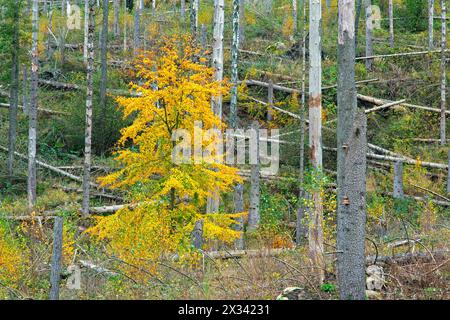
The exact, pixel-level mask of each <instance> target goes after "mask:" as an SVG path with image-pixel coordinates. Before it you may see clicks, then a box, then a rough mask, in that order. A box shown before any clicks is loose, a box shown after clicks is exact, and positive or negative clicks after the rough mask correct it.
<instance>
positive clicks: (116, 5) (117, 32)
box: [113, 0, 120, 38]
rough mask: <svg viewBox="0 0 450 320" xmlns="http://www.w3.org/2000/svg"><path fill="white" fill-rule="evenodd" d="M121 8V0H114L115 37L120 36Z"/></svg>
mask: <svg viewBox="0 0 450 320" xmlns="http://www.w3.org/2000/svg"><path fill="white" fill-rule="evenodd" d="M119 10H120V0H114V27H113V31H114V37H115V38H118V37H119V36H120V26H119Z"/></svg>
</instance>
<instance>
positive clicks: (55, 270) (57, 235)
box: [49, 217, 63, 300]
mask: <svg viewBox="0 0 450 320" xmlns="http://www.w3.org/2000/svg"><path fill="white" fill-rule="evenodd" d="M54 222H55V223H54V226H53V251H52V264H51V273H50V284H51V288H50V295H49V299H50V300H59V282H60V278H61V258H62V245H63V218H62V217H55V220H54Z"/></svg>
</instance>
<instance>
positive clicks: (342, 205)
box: [337, 0, 367, 300]
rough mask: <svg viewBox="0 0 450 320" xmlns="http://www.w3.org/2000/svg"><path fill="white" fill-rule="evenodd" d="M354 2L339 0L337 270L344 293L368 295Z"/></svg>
mask: <svg viewBox="0 0 450 320" xmlns="http://www.w3.org/2000/svg"><path fill="white" fill-rule="evenodd" d="M354 14H355V3H354V1H353V0H339V33H338V69H339V71H338V90H337V92H338V93H337V101H338V128H337V149H338V156H337V157H338V159H337V170H338V172H337V184H338V195H337V202H338V209H337V251H338V252H339V253H338V255H337V258H338V261H337V273H338V283H339V292H340V298H341V299H344V300H347V299H352V300H353V299H355V300H363V299H365V289H366V281H365V252H364V251H365V245H364V244H365V223H366V212H365V210H366V199H365V196H366V149H367V138H366V128H367V122H366V116H365V113H364V110H361V109H359V108H358V106H357V98H356V84H355V39H354V25H355V24H354Z"/></svg>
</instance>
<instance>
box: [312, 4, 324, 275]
mask: <svg viewBox="0 0 450 320" xmlns="http://www.w3.org/2000/svg"><path fill="white" fill-rule="evenodd" d="M309 10H310V11H309V21H310V24H309V51H310V53H309V147H310V162H311V165H312V167H313V169H314V174H316V175H319V176H321V172H322V54H321V44H322V40H321V36H320V27H321V20H322V6H321V1H320V0H310V1H309ZM312 198H313V203H314V204H313V205H314V208H313V209H312V210H311V214H310V223H309V254H310V258H311V261H312V263H313V265H314V266H315V269H314V270H315V271H316V274H317V277H318V281H319V282H322V281H323V280H324V269H325V268H324V259H323V230H322V218H323V217H322V211H323V209H322V206H323V205H322V196H321V191H320V190H315V191H314V192H313V194H312Z"/></svg>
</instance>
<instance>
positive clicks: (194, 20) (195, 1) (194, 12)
mask: <svg viewBox="0 0 450 320" xmlns="http://www.w3.org/2000/svg"><path fill="white" fill-rule="evenodd" d="M214 6H215V2H214ZM198 8H199V0H191V15H190V16H191V34H192V37H194V38H196V37H197V32H198ZM214 12H215V11H214Z"/></svg>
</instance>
